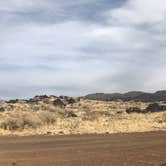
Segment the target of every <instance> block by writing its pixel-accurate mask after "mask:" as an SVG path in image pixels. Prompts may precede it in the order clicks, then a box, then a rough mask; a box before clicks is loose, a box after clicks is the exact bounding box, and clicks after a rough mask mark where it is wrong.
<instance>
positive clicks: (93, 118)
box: [0, 100, 166, 135]
mask: <svg viewBox="0 0 166 166" xmlns="http://www.w3.org/2000/svg"><path fill="white" fill-rule="evenodd" d="M147 105H148V103H141V102H122V101H118V102H102V101H90V100H81V101H80V102H77V103H75V104H72V105H68V106H66V107H65V108H57V107H54V106H53V105H51V104H44V103H42V102H41V103H40V104H37V105H32V104H26V103H22V104H20V103H19V104H18V103H17V104H6V103H2V104H1V107H4V108H5V111H4V112H1V113H0V135H8V134H16V135H36V134H52V135H54V134H84V133H118V132H144V131H156V130H165V129H166V113H164V112H160V113H148V114H136V113H134V114H127V113H126V112H125V110H126V109H127V108H129V107H139V108H141V109H144V108H145V107H147ZM71 112H72V113H73V114H75V115H76V116H75V117H72V116H68V115H69V113H70V114H71Z"/></svg>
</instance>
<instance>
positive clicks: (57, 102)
mask: <svg viewBox="0 0 166 166" xmlns="http://www.w3.org/2000/svg"><path fill="white" fill-rule="evenodd" d="M53 105H54V106H58V107H63V106H65V104H64V102H63V101H62V100H61V99H56V100H54V101H53Z"/></svg>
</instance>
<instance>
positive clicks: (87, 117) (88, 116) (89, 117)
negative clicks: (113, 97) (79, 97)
mask: <svg viewBox="0 0 166 166" xmlns="http://www.w3.org/2000/svg"><path fill="white" fill-rule="evenodd" d="M81 118H82V120H84V121H94V120H96V118H97V117H96V115H95V113H94V112H92V111H88V110H87V111H84V112H83V114H82V116H81Z"/></svg>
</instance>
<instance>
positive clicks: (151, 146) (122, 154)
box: [0, 132, 166, 166]
mask: <svg viewBox="0 0 166 166" xmlns="http://www.w3.org/2000/svg"><path fill="white" fill-rule="evenodd" d="M164 163H166V132H152V133H134V134H114V135H83V136H79V135H77V136H74V135H73V136H33V137H32V136H31V137H13V136H11V137H0V166H159V165H161V164H164ZM163 166H164V165H163Z"/></svg>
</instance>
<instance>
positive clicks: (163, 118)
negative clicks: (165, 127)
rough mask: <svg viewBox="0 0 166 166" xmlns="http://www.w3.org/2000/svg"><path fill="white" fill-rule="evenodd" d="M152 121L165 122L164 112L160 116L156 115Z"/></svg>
mask: <svg viewBox="0 0 166 166" xmlns="http://www.w3.org/2000/svg"><path fill="white" fill-rule="evenodd" d="M154 121H155V122H158V123H166V113H164V114H162V115H161V116H158V117H157V118H155V119H154Z"/></svg>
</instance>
